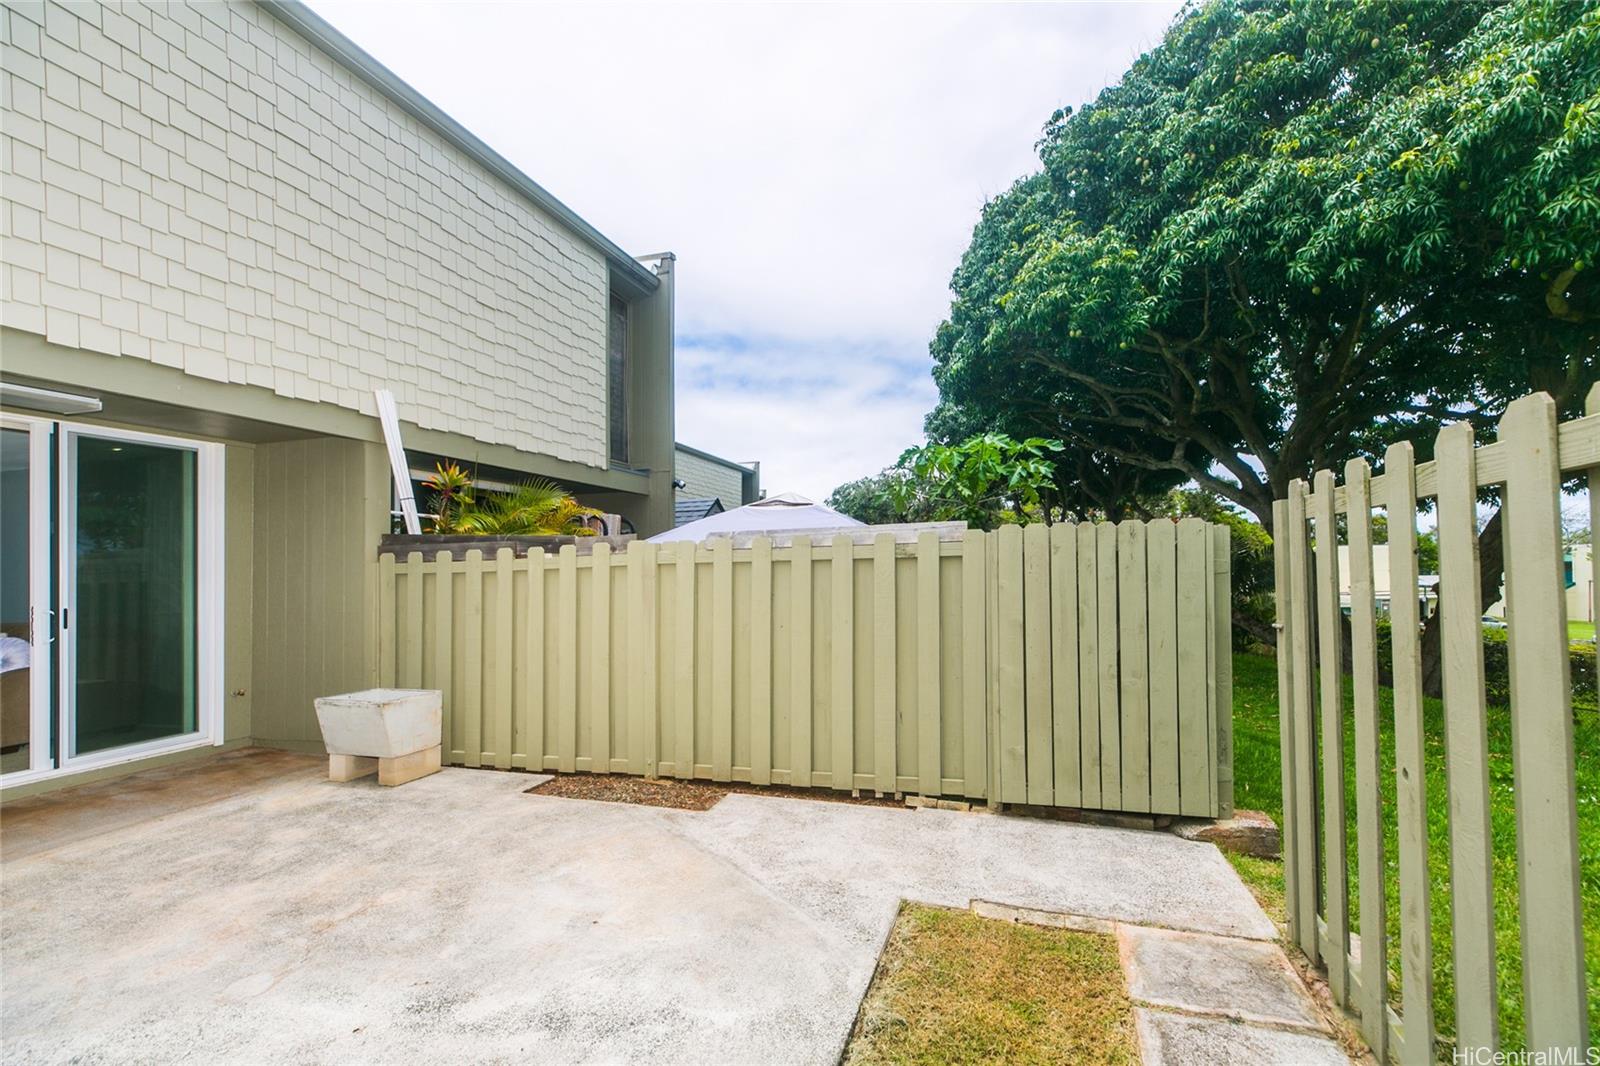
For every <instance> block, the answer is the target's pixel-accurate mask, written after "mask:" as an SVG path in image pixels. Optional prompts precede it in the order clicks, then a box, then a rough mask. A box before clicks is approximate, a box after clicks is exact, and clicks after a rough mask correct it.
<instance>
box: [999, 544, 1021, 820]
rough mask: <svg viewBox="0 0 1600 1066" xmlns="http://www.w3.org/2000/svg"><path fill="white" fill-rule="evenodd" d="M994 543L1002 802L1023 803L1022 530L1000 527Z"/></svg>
mask: <svg viewBox="0 0 1600 1066" xmlns="http://www.w3.org/2000/svg"><path fill="white" fill-rule="evenodd" d="M995 540H996V542H997V551H998V552H999V573H998V580H997V582H996V611H997V618H996V630H995V653H996V659H995V663H996V673H997V675H998V677H999V683H1000V704H999V710H1000V733H999V738H998V739H999V743H1000V799H1001V801H1002V802H1004V803H1027V802H1028V777H1027V774H1028V766H1027V761H1026V748H1027V734H1026V725H1025V715H1026V710H1025V708H1024V703H1023V701H1024V686H1025V680H1024V678H1023V658H1022V656H1023V650H1022V642H1023V633H1024V629H1023V618H1022V596H1023V569H1022V530H1021V529H1020V528H1018V527H1017V526H1001V527H1000V529H999V531H998V532H996V533H995Z"/></svg>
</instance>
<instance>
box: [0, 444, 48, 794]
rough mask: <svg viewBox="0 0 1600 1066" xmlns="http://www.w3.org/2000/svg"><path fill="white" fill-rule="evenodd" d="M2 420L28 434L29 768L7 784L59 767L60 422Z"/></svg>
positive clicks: (9, 776) (13, 775)
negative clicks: (54, 704) (55, 519)
mask: <svg viewBox="0 0 1600 1066" xmlns="http://www.w3.org/2000/svg"><path fill="white" fill-rule="evenodd" d="M0 425H4V426H6V427H7V428H10V429H20V430H25V431H27V434H28V614H29V626H28V640H29V644H30V645H31V649H30V651H29V666H28V671H29V677H28V768H27V769H26V770H16V771H13V772H12V773H9V774H6V775H5V777H4V778H3V780H4V783H5V784H7V785H10V784H13V783H16V782H21V781H29V780H34V779H36V778H39V777H43V776H45V775H46V774H48V773H50V772H51V771H52V770H54V769H55V760H54V759H53V758H52V757H51V748H50V686H51V685H52V684H53V683H54V681H55V656H54V654H53V652H54V648H53V645H54V643H55V620H54V617H53V616H52V614H51V611H50V469H51V463H50V434H51V432H52V430H53V429H54V428H55V423H53V422H51V421H50V420H48V419H43V418H28V417H26V416H23V415H12V414H7V415H5V416H4V417H3V418H0Z"/></svg>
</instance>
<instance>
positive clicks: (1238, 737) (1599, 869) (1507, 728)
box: [1233, 655, 1600, 1048]
mask: <svg viewBox="0 0 1600 1066" xmlns="http://www.w3.org/2000/svg"><path fill="white" fill-rule="evenodd" d="M1233 683H1234V780H1235V791H1234V802H1235V804H1236V806H1238V807H1242V808H1254V809H1259V810H1264V811H1266V812H1267V813H1269V814H1271V815H1272V817H1273V818H1275V819H1277V820H1279V821H1280V822H1281V821H1282V818H1283V792H1282V782H1281V779H1280V776H1279V761H1278V674H1277V664H1276V663H1275V662H1274V661H1273V660H1272V659H1270V658H1264V657H1261V656H1256V655H1236V656H1234V673H1233ZM1350 701H1351V694H1350V686H1349V679H1348V678H1347V679H1346V681H1345V704H1346V706H1347V707H1348V706H1350ZM1379 714H1380V720H1381V722H1382V723H1383V727H1382V745H1383V759H1384V766H1385V767H1386V768H1387V772H1385V773H1384V775H1383V807H1384V828H1385V834H1384V835H1385V838H1386V840H1385V852H1384V862H1385V866H1386V870H1385V884H1386V888H1387V892H1386V896H1387V903H1386V910H1387V922H1386V924H1387V925H1388V927H1389V968H1390V974H1391V977H1392V982H1391V997H1392V1000H1393V1001H1394V1002H1395V1005H1396V1006H1397V1007H1399V1005H1400V1004H1399V998H1400V996H1399V992H1400V989H1399V974H1400V957H1399V930H1400V898H1399V892H1400V885H1399V860H1398V857H1397V852H1396V849H1395V821H1394V810H1395V808H1394V772H1393V767H1394V729H1393V721H1394V706H1393V700H1392V693H1391V692H1390V690H1388V689H1381V690H1380V691H1379ZM1442 714H1443V708H1442V706H1441V704H1440V703H1439V701H1438V700H1431V699H1430V700H1427V701H1425V706H1424V717H1425V723H1426V730H1427V749H1426V763H1427V790H1428V792H1427V802H1428V826H1429V833H1428V836H1429V853H1428V864H1429V867H1430V868H1431V870H1432V874H1433V877H1432V881H1433V891H1432V906H1433V950H1434V960H1433V961H1434V995H1435V1023H1436V1026H1437V1028H1438V1031H1439V1032H1440V1033H1441V1034H1444V1035H1447V1036H1448V1035H1449V1034H1452V1033H1454V1031H1455V983H1454V975H1453V972H1452V969H1453V967H1452V964H1451V959H1450V942H1451V941H1450V931H1451V915H1450V890H1449V886H1450V840H1449V821H1448V819H1449V813H1448V812H1449V805H1448V797H1447V794H1446V791H1445V788H1446V785H1445V752H1444V735H1443V725H1442ZM1576 722H1577V729H1576V739H1577V774H1578V823H1579V824H1578V832H1579V841H1578V846H1579V854H1580V865H1581V870H1582V887H1583V901H1584V941H1585V948H1584V950H1585V962H1586V964H1587V968H1588V986H1589V1012H1590V1027H1591V1029H1592V1030H1593V1031H1595V1032H1600V715H1597V713H1596V711H1595V710H1594V708H1593V707H1588V708H1581V709H1580V710H1579V711H1578V712H1577V715H1576ZM1345 728H1346V740H1345V745H1346V749H1345V750H1346V752H1347V753H1349V752H1350V751H1352V750H1353V747H1354V722H1353V719H1352V717H1351V716H1349V715H1347V716H1346V726H1345ZM1489 763H1490V765H1489V773H1490V804H1491V808H1492V810H1491V818H1492V826H1491V832H1492V835H1493V845H1494V885H1495V926H1496V943H1497V948H1498V951H1497V956H1496V961H1497V968H1498V982H1499V983H1498V987H1499V992H1500V1026H1501V1033H1502V1040H1503V1043H1504V1046H1505V1047H1507V1048H1517V1047H1521V1046H1522V1044H1523V1020H1522V954H1521V936H1520V930H1519V927H1518V922H1519V912H1518V901H1517V853H1516V810H1515V806H1514V804H1515V799H1514V795H1513V789H1512V765H1511V722H1510V717H1509V715H1508V713H1507V712H1506V711H1505V710H1504V709H1502V708H1491V709H1490V713H1489ZM1345 772H1346V778H1347V784H1346V788H1347V792H1348V794H1349V797H1350V810H1349V811H1348V814H1347V822H1348V837H1349V856H1350V857H1349V866H1350V893H1349V896H1350V909H1351V923H1352V927H1353V928H1354V929H1359V925H1360V917H1359V914H1358V903H1357V896H1356V815H1355V795H1356V791H1355V768H1354V762H1353V761H1352V760H1351V759H1349V758H1348V757H1347V759H1346V771H1345ZM1318 846H1319V848H1320V846H1321V845H1320V843H1319V845H1318ZM1235 866H1236V867H1238V868H1239V872H1240V875H1241V876H1242V877H1243V878H1244V879H1245V881H1246V883H1248V884H1250V885H1251V887H1252V888H1254V889H1255V890H1256V892H1257V894H1258V895H1260V896H1262V897H1263V898H1264V899H1265V900H1266V901H1267V902H1268V909H1269V910H1271V909H1273V906H1274V905H1276V906H1278V907H1280V908H1281V899H1282V895H1283V870H1282V866H1281V864H1278V863H1263V862H1261V861H1260V860H1250V859H1243V858H1236V859H1235Z"/></svg>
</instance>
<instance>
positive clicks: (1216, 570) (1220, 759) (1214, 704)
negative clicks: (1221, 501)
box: [1207, 524, 1233, 818]
mask: <svg viewBox="0 0 1600 1066" xmlns="http://www.w3.org/2000/svg"><path fill="white" fill-rule="evenodd" d="M1232 548H1233V538H1232V532H1231V531H1230V530H1229V528H1228V527H1227V526H1225V525H1220V524H1219V525H1214V526H1212V527H1211V557H1212V567H1211V589H1210V591H1211V620H1212V628H1211V632H1212V637H1211V644H1212V647H1213V648H1214V649H1215V655H1214V659H1215V667H1214V669H1213V671H1212V680H1213V687H1212V692H1211V702H1210V708H1211V711H1210V714H1211V725H1212V730H1211V735H1212V737H1213V738H1215V741H1214V743H1213V744H1212V747H1211V758H1210V761H1209V762H1208V764H1207V765H1208V766H1209V767H1210V773H1209V774H1208V775H1207V776H1208V779H1209V780H1210V782H1211V785H1212V794H1213V803H1212V810H1213V813H1214V815H1215V817H1217V818H1232V817H1233V554H1232Z"/></svg>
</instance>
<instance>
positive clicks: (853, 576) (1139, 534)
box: [377, 520, 1232, 816]
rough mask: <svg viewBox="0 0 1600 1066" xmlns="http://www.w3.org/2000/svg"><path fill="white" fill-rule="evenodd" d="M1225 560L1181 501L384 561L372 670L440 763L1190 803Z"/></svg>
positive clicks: (1198, 803)
mask: <svg viewBox="0 0 1600 1066" xmlns="http://www.w3.org/2000/svg"><path fill="white" fill-rule="evenodd" d="M1227 559H1228V546H1227V536H1226V529H1225V528H1224V527H1220V526H1210V527H1208V526H1207V525H1206V524H1205V523H1202V522H1199V521H1198V520H1185V521H1184V522H1181V523H1177V524H1174V523H1171V522H1155V523H1151V524H1148V525H1147V524H1144V523H1138V522H1127V523H1122V524H1121V525H1118V526H1113V525H1109V524H1108V525H1105V526H1099V527H1096V526H1081V527H1073V526H1069V525H1058V526H1054V527H1046V526H1042V525H1039V526H1030V527H1027V528H1026V529H1023V528H1018V527H1007V528H1004V529H1001V530H1000V531H998V532H996V533H980V532H970V533H967V534H966V535H965V537H964V539H961V540H954V541H941V540H940V539H939V538H938V537H937V535H935V534H933V533H924V534H921V535H920V536H919V537H918V539H917V540H916V541H915V542H914V543H897V542H896V540H895V538H894V537H893V536H892V535H889V534H881V535H879V536H878V537H876V538H875V539H874V540H873V541H872V542H871V543H866V544H856V543H854V541H853V539H852V538H850V537H848V536H837V537H834V538H832V539H831V540H830V541H827V542H825V543H820V544H816V545H813V544H811V543H810V542H808V541H805V540H801V541H800V542H799V543H796V544H794V545H792V546H785V547H781V548H775V547H774V546H773V544H772V542H771V541H770V540H767V539H765V538H757V539H756V540H755V541H754V542H753V544H752V545H751V546H750V547H748V548H734V547H733V544H732V542H731V541H728V540H726V539H722V540H713V541H708V542H706V543H705V544H700V545H696V544H690V543H678V544H672V545H668V546H665V547H661V548H658V547H657V546H655V545H650V544H641V543H635V544H632V545H630V546H629V547H628V549H627V550H626V551H624V552H620V553H612V552H611V551H610V550H609V549H606V548H605V547H604V546H601V547H598V548H597V549H596V551H595V552H594V554H592V555H586V556H579V555H578V554H577V553H576V552H575V551H574V550H573V549H572V548H571V547H570V546H568V547H565V548H563V549H562V550H561V551H560V552H559V553H558V554H557V555H556V556H554V557H551V556H549V555H545V554H543V553H541V552H537V551H535V552H532V553H530V554H529V556H528V557H527V558H526V559H516V558H513V556H512V555H511V554H510V550H509V549H502V550H501V551H500V552H499V553H498V554H497V555H495V556H493V557H484V556H483V555H482V553H480V552H478V551H476V550H474V551H469V552H467V553H465V557H464V558H462V559H459V560H455V559H451V558H450V557H449V556H448V555H446V554H443V553H441V554H440V555H438V556H437V557H435V558H431V559H430V558H424V557H423V556H422V555H421V554H418V553H412V554H411V555H410V556H408V557H406V558H395V557H393V556H385V557H383V558H382V559H381V561H380V565H379V567H378V570H377V573H378V584H379V608H378V617H379V623H380V629H381V631H382V639H381V641H380V645H381V647H380V655H379V658H378V661H379V664H380V673H381V676H380V678H379V681H380V683H381V684H402V685H406V686H420V687H424V688H437V689H440V690H441V691H443V693H444V707H445V718H444V721H445V725H444V732H445V738H446V761H448V762H450V763H453V764H456V765H465V766H497V767H508V766H509V767H517V768H526V769H532V770H560V771H590V772H597V773H599V772H612V773H630V774H642V775H645V776H656V775H661V776H668V777H679V778H701V779H710V780H714V781H741V782H752V783H755V784H775V785H792V786H799V787H815V788H828V789H836V790H871V791H876V792H880V793H884V794H890V793H915V794H920V795H924V796H959V797H966V798H969V799H980V800H987V801H989V802H990V803H994V804H997V803H1002V802H1003V803H1017V804H1028V805H1038V806H1061V807H1086V808H1102V809H1108V810H1131V811H1149V812H1151V813H1155V814H1198V815H1207V816H1209V815H1214V814H1218V813H1225V812H1226V811H1228V810H1230V809H1231V804H1232V795H1231V789H1230V788H1229V787H1228V786H1227V785H1226V784H1225V783H1224V782H1226V781H1231V780H1232V772H1231V766H1225V765H1223V764H1222V762H1221V761H1219V760H1222V759H1223V757H1224V755H1225V753H1226V752H1228V750H1229V745H1230V743H1231V741H1230V740H1229V738H1230V737H1231V725H1230V724H1229V723H1230V721H1231V719H1230V713H1229V709H1230V707H1231V699H1232V697H1231V691H1230V682H1229V680H1228V674H1227V671H1226V670H1225V669H1220V668H1219V665H1218V664H1219V662H1221V661H1222V660H1225V659H1226V658H1227V652H1228V649H1227V641H1228V633H1229V627H1228V614H1227V611H1228V570H1227ZM1085 566H1087V570H1085Z"/></svg>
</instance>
